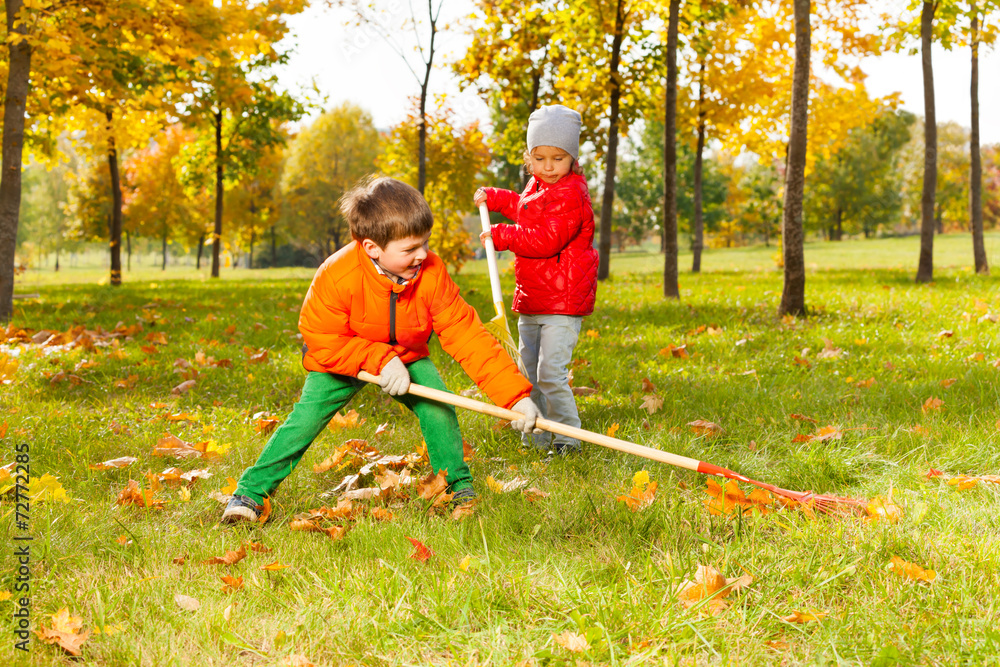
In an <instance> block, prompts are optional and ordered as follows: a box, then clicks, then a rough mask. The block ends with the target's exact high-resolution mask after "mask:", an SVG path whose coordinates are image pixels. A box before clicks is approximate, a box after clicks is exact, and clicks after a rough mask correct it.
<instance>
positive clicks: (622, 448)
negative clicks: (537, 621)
mask: <svg viewBox="0 0 1000 667" xmlns="http://www.w3.org/2000/svg"><path fill="white" fill-rule="evenodd" d="M358 379H359V380H363V381H365V382H371V383H374V384H378V381H379V379H378V377H376V376H374V375H371V374H370V373H366V372H365V371H361V372H360V373H358ZM408 393H410V394H413V395H414V396H420V397H422V398H427V399H430V400H432V401H438V402H439V403H447V404H448V405H453V406H455V407H459V408H465V409H466V410H472V411H473V412H478V413H480V414H484V415H490V416H491V417H497V418H499V419H506V420H508V421H514V420H515V419H521V418H523V415H522V414H521V413H519V412H514V411H513V410H507V409H505V408H501V407H498V406H496V405H490V404H489V403H483V402H482V401H477V400H475V399H472V398H467V397H465V396H458V395H456V394H451V393H449V392H446V391H441V390H440V389H433V388H431V387H424V386H422V385H419V384H414V383H412V382H411V383H410V388H409V390H408ZM535 427H536V428H540V429H542V430H543V431H548V432H549V433H555V434H556V435H564V436H567V437H570V438H575V439H577V440H584V441H586V442H590V443H593V444H595V445H600V446H601V447H607V448H608V449H614V450H617V451H619V452H625V453H626V454H634V455H636V456H641V457H643V458H646V459H649V460H651V461H658V462H659V463H666V464H667V465H671V466H675V467H677V468H684V469H686V470H693V471H694V472H699V473H704V474H706V475H715V476H716V477H724V478H726V479H733V480H736V481H737V482H745V483H747V484H752V485H754V486H756V487H759V488H761V489H765V490H766V491H770V492H771V493H773V494H774V495H776V496H779V497H781V498H787V499H789V500H794V501H795V502H797V503H801V504H802V505H803V506H805V507H808V508H810V509H815V510H819V511H820V512H823V513H825V514H860V513H863V512H864V509H865V507H866V506H867V504H868V501H867V500H862V499H859V498H844V497H840V496H829V495H820V494H816V493H812V492H811V491H790V490H788V489H782V488H780V487H777V486H774V485H773V484H768V483H767V482H759V481H757V480H755V479H750V478H749V477H745V476H743V475H741V474H739V473H737V472H734V471H732V470H729V469H727V468H723V467H721V466H717V465H713V464H711V463H706V462H705V461H699V460H697V459H692V458H688V457H687V456H679V455H677V454H671V453H670V452H664V451H662V450H659V449H653V448H652V447H646V446H645V445H638V444H636V443H634V442H629V441H627V440H619V439H618V438H612V437H610V436H607V435H602V434H600V433H594V432H592V431H586V430H584V429H582V428H575V427H573V426H566V425H565V424H560V423H559V422H554V421H550V420H548V419H541V418H539V419H536V420H535Z"/></svg>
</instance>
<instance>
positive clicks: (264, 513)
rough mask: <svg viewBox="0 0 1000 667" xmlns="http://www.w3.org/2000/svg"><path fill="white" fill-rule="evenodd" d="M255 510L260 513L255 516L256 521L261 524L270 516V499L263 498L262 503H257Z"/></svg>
mask: <svg viewBox="0 0 1000 667" xmlns="http://www.w3.org/2000/svg"><path fill="white" fill-rule="evenodd" d="M257 511H258V512H260V515H259V516H258V517H257V523H259V524H260V525H262V526H263V525H264V524H265V523H267V520H268V519H269V518H270V517H271V499H270V498H264V504H263V505H258V506H257Z"/></svg>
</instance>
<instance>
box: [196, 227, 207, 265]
mask: <svg viewBox="0 0 1000 667" xmlns="http://www.w3.org/2000/svg"><path fill="white" fill-rule="evenodd" d="M204 247H205V235H204V234H202V235H201V236H199V237H198V259H197V260H196V261H195V265H194V268H196V269H199V270H200V269H201V251H202V249H203V248H204Z"/></svg>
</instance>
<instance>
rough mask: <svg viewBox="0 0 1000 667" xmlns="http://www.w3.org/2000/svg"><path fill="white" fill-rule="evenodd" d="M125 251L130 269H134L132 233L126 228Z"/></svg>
mask: <svg viewBox="0 0 1000 667" xmlns="http://www.w3.org/2000/svg"><path fill="white" fill-rule="evenodd" d="M125 252H126V256H127V257H128V264H127V266H128V270H129V271H131V270H132V234H131V233H129V231H128V230H125Z"/></svg>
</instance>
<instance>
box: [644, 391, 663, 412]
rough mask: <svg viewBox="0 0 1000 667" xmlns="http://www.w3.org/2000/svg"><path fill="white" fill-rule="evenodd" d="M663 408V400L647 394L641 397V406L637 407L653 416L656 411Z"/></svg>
mask: <svg viewBox="0 0 1000 667" xmlns="http://www.w3.org/2000/svg"><path fill="white" fill-rule="evenodd" d="M662 407H663V399H662V398H660V397H659V396H655V395H653V394H648V395H646V396H643V397H642V404H641V405H640V406H639V408H640V409H641V410H645V411H646V412H648V413H649V414H655V413H656V411H657V410H659V409H660V408H662Z"/></svg>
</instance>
